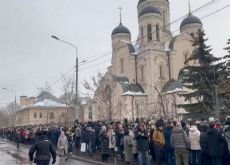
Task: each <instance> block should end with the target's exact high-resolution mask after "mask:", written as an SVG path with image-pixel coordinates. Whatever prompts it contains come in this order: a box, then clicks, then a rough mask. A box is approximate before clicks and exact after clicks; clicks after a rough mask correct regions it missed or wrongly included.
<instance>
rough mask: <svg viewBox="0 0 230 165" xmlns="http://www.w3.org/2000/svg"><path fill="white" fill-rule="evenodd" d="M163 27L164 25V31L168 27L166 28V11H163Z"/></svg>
mask: <svg viewBox="0 0 230 165" xmlns="http://www.w3.org/2000/svg"><path fill="white" fill-rule="evenodd" d="M162 14H163V25H164V30H165V29H166V27H165V11H163V13H162Z"/></svg>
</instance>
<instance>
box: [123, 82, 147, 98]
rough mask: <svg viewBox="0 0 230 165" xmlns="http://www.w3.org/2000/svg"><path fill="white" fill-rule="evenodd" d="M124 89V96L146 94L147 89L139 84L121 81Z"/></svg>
mask: <svg viewBox="0 0 230 165" xmlns="http://www.w3.org/2000/svg"><path fill="white" fill-rule="evenodd" d="M120 84H121V87H122V89H123V96H125V95H131V96H145V95H146V94H145V91H144V89H143V88H142V87H141V85H139V84H128V83H120Z"/></svg>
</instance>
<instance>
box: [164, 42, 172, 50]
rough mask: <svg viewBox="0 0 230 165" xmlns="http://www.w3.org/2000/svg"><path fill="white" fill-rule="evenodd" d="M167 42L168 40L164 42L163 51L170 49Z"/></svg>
mask: <svg viewBox="0 0 230 165" xmlns="http://www.w3.org/2000/svg"><path fill="white" fill-rule="evenodd" d="M169 44H170V41H169V42H166V43H165V46H164V50H165V51H170V50H171V49H170V48H169Z"/></svg>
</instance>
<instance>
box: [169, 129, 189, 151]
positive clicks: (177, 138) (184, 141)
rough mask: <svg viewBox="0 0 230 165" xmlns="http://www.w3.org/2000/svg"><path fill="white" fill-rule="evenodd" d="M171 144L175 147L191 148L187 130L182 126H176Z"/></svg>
mask: <svg viewBox="0 0 230 165" xmlns="http://www.w3.org/2000/svg"><path fill="white" fill-rule="evenodd" d="M171 145H172V146H173V148H175V149H182V150H184V149H189V146H190V140H189V137H188V135H187V134H186V132H185V131H184V130H183V128H181V127H175V128H173V130H172V135H171Z"/></svg>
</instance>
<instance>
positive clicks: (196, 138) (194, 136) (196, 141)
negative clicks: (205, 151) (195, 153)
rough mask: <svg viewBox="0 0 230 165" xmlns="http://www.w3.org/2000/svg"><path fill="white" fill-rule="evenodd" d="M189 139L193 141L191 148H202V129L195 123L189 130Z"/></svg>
mask: <svg viewBox="0 0 230 165" xmlns="http://www.w3.org/2000/svg"><path fill="white" fill-rule="evenodd" d="M189 140H190V142H191V150H201V147H200V131H199V130H198V129H197V127H196V126H195V125H192V126H191V128H190V130H189Z"/></svg>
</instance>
